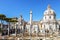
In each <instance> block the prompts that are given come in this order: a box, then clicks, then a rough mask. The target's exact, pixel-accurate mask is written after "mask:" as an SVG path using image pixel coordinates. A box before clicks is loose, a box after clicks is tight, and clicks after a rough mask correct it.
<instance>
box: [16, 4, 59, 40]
mask: <svg viewBox="0 0 60 40" xmlns="http://www.w3.org/2000/svg"><path fill="white" fill-rule="evenodd" d="M43 15H44V16H43V18H42V20H40V21H33V20H32V16H33V15H32V10H30V20H29V22H26V21H25V20H24V19H23V17H22V15H21V16H20V18H19V19H18V22H17V23H16V25H17V29H20V30H21V31H20V32H21V33H23V36H24V37H27V36H31V37H40V38H41V37H43V38H42V39H41V40H43V39H45V37H57V36H59V31H60V20H57V19H56V13H55V12H54V10H52V9H51V7H50V5H48V7H47V9H46V10H45V11H44V14H43ZM54 39H55V38H54ZM56 40H57V39H56Z"/></svg>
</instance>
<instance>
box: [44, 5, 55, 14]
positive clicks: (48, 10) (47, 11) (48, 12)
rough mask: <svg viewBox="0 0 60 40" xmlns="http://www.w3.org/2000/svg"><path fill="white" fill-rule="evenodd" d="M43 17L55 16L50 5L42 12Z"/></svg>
mask: <svg viewBox="0 0 60 40" xmlns="http://www.w3.org/2000/svg"><path fill="white" fill-rule="evenodd" d="M44 15H55V12H54V10H52V9H51V7H50V5H48V7H47V10H45V12H44Z"/></svg>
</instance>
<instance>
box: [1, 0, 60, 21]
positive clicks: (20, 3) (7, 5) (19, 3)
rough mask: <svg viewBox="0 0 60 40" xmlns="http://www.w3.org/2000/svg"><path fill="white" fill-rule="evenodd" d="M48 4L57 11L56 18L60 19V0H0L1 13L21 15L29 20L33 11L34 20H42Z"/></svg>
mask: <svg viewBox="0 0 60 40" xmlns="http://www.w3.org/2000/svg"><path fill="white" fill-rule="evenodd" d="M48 4H50V5H51V8H52V9H53V10H54V11H55V13H56V18H57V19H60V0H0V14H5V15H6V16H7V17H18V18H19V17H20V14H22V16H23V18H24V20H26V21H29V16H30V15H29V12H30V10H32V11H33V20H35V21H37V20H41V19H42V18H43V14H44V11H45V10H46V8H47V6H48Z"/></svg>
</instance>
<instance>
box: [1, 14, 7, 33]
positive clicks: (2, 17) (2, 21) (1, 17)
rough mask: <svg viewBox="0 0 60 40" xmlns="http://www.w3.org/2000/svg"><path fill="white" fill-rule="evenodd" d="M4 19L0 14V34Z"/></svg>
mask: <svg viewBox="0 0 60 40" xmlns="http://www.w3.org/2000/svg"><path fill="white" fill-rule="evenodd" d="M5 18H6V16H5V15H4V14H0V20H1V27H0V32H2V27H3V20H4V19H5Z"/></svg>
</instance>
